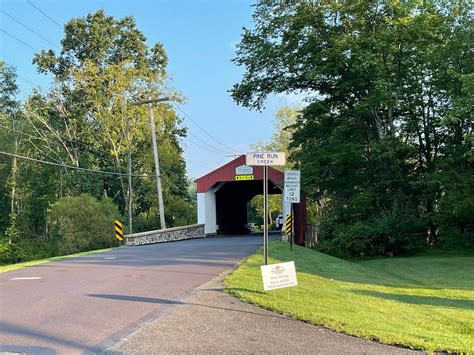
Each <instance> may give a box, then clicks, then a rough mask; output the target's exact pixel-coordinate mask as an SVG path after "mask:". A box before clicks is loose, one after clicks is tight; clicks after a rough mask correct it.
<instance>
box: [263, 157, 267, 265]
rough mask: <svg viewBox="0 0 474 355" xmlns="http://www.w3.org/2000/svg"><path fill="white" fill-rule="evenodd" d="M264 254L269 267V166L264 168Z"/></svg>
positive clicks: (265, 262) (265, 263)
mask: <svg viewBox="0 0 474 355" xmlns="http://www.w3.org/2000/svg"><path fill="white" fill-rule="evenodd" d="M263 211H264V212H263V213H264V217H263V254H264V265H268V166H267V165H265V166H264V167H263Z"/></svg>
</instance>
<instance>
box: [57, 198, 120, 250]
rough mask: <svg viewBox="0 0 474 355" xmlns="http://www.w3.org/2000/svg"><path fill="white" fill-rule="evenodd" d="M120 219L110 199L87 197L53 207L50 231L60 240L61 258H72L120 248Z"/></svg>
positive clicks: (70, 199)
mask: <svg viewBox="0 0 474 355" xmlns="http://www.w3.org/2000/svg"><path fill="white" fill-rule="evenodd" d="M118 217H119V212H118V210H117V208H116V206H115V205H114V204H113V203H112V201H111V200H110V199H107V198H105V199H103V200H101V201H99V200H97V199H95V198H94V197H93V196H91V195H88V194H82V195H80V196H78V197H64V198H61V199H60V200H58V201H57V202H55V203H54V204H53V205H52V206H51V221H52V228H51V230H52V231H53V233H54V234H55V235H56V236H57V238H58V250H59V253H60V254H71V253H77V252H81V251H88V250H94V249H100V248H107V247H111V246H116V245H118V242H117V241H116V239H115V237H114V235H115V234H114V219H116V218H118Z"/></svg>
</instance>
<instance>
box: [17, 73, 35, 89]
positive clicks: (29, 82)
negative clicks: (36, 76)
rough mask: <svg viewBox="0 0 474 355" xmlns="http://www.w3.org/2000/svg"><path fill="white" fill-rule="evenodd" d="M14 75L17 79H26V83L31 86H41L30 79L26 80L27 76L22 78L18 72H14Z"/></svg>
mask: <svg viewBox="0 0 474 355" xmlns="http://www.w3.org/2000/svg"><path fill="white" fill-rule="evenodd" d="M16 77H17V78H18V79H21V80H23V81H26V82H27V83H28V84H30V85H31V86H33V87H41V85H38V84H35V83H34V82H32V81H30V80H28V79H27V78H24V77H22V76H20V75H18V74H16Z"/></svg>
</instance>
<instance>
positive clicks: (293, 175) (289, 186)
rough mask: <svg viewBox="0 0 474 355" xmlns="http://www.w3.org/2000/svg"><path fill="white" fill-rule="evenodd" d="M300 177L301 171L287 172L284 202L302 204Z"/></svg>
mask: <svg viewBox="0 0 474 355" xmlns="http://www.w3.org/2000/svg"><path fill="white" fill-rule="evenodd" d="M300 176H301V173H300V171H299V170H285V181H284V189H283V202H289V203H300Z"/></svg>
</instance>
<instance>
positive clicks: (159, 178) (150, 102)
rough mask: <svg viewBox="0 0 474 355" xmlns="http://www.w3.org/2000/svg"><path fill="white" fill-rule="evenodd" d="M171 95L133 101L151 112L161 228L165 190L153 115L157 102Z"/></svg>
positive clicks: (164, 226) (163, 221)
mask: <svg viewBox="0 0 474 355" xmlns="http://www.w3.org/2000/svg"><path fill="white" fill-rule="evenodd" d="M169 99H170V98H169V97H162V98H158V99H151V98H150V97H148V98H147V99H146V100H140V101H136V102H133V103H132V105H144V104H148V110H149V112H150V125H151V140H152V143H153V157H154V158H155V175H156V189H157V191H158V207H159V210H160V224H161V228H162V229H165V228H166V222H165V206H164V204H163V191H162V189H161V174H160V160H159V159H158V148H157V144H156V129H155V118H154V116H153V106H152V104H153V103H155V102H164V101H168V100H169Z"/></svg>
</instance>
